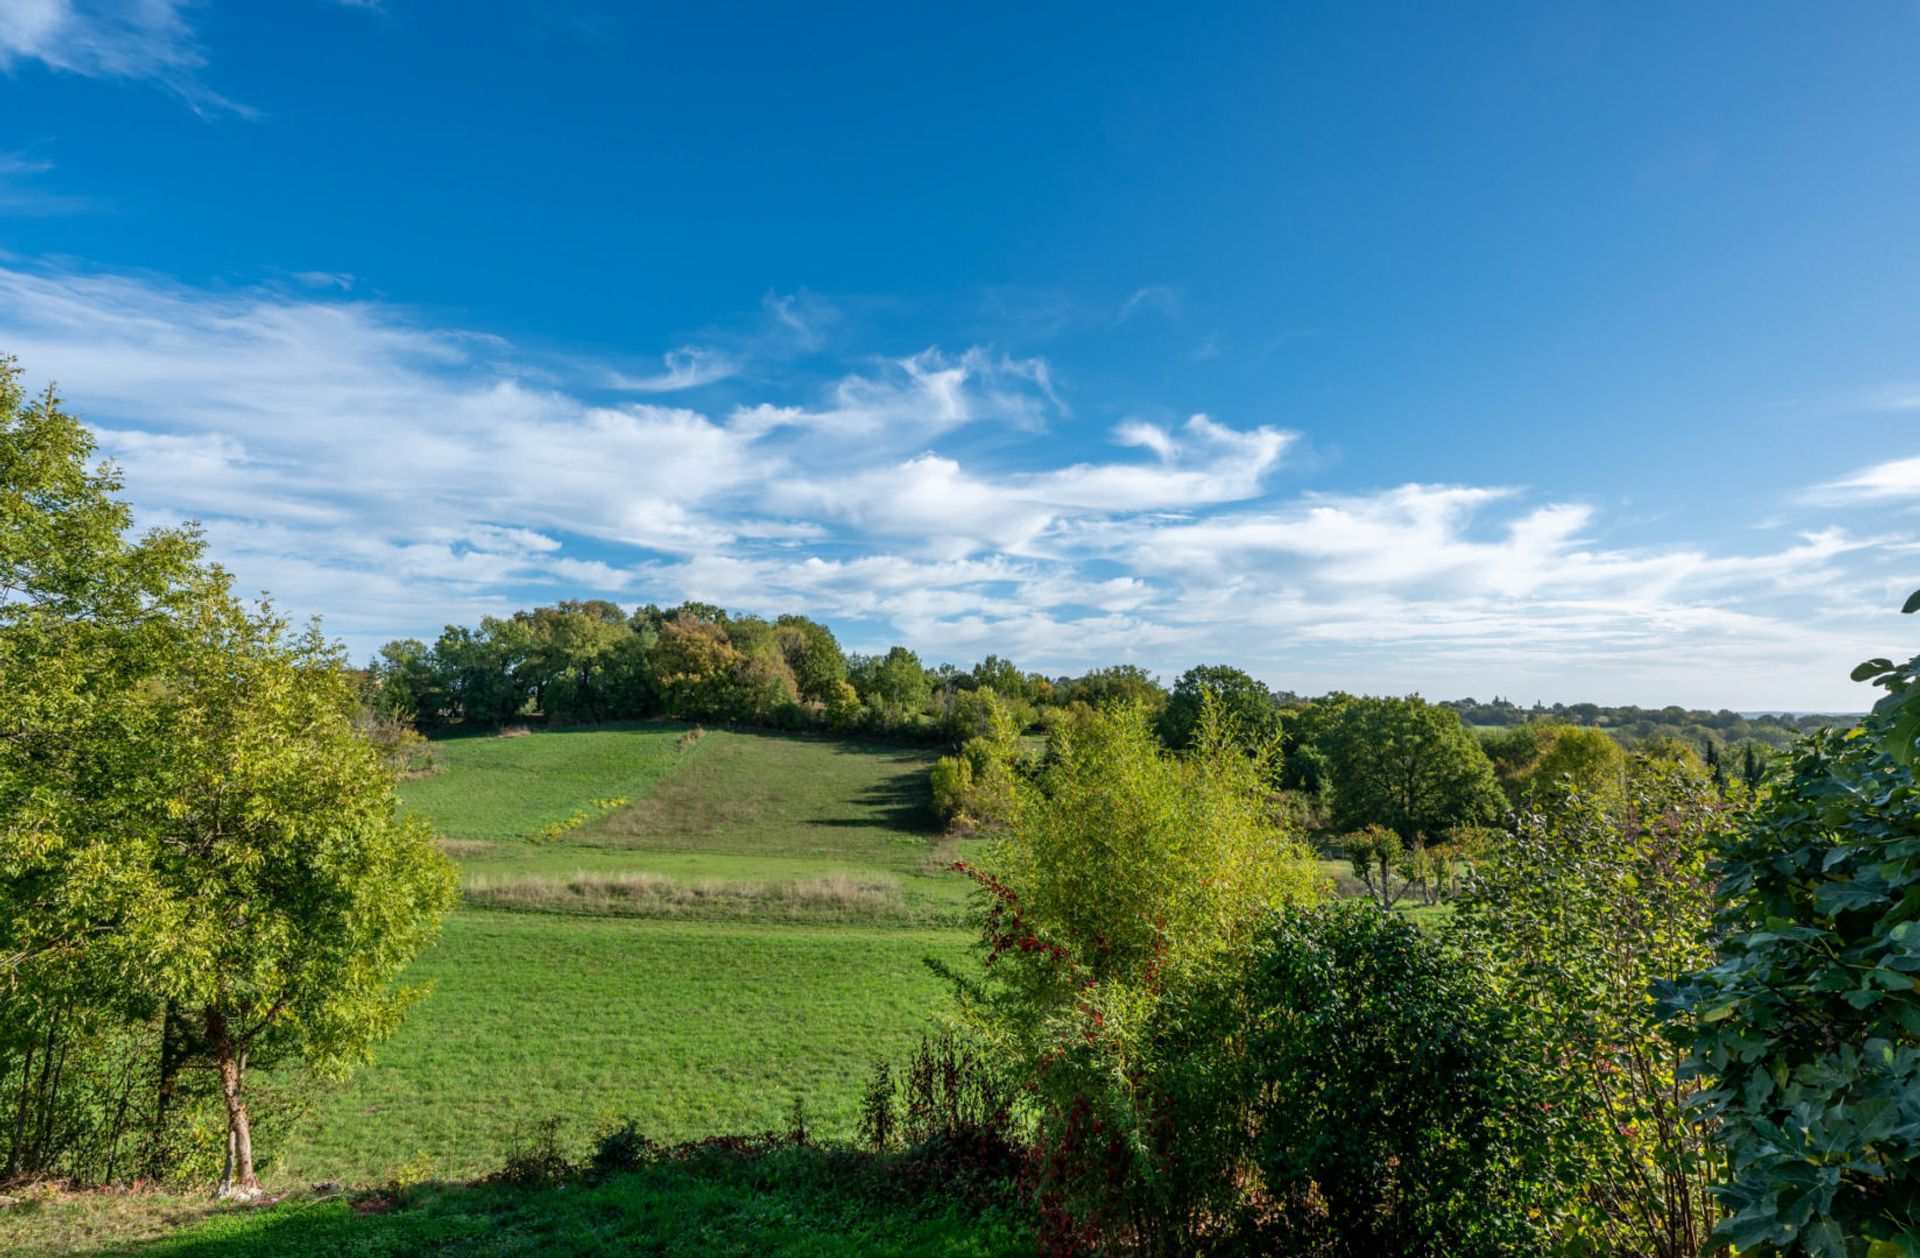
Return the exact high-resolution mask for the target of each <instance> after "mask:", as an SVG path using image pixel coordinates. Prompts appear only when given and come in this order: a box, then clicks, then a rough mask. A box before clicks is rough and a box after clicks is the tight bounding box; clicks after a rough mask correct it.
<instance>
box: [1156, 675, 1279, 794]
mask: <svg viewBox="0 0 1920 1258" xmlns="http://www.w3.org/2000/svg"><path fill="white" fill-rule="evenodd" d="M1209 700H1211V701H1212V702H1213V703H1214V704H1217V705H1218V706H1219V709H1220V712H1221V713H1222V714H1223V715H1224V716H1225V717H1226V718H1228V719H1229V720H1230V721H1231V723H1232V725H1233V729H1234V735H1235V738H1236V739H1237V740H1238V741H1239V743H1240V745H1241V746H1242V747H1244V748H1246V749H1247V750H1248V751H1249V752H1256V753H1259V754H1262V755H1266V756H1268V757H1269V762H1270V766H1271V767H1272V768H1273V769H1274V770H1276V771H1277V770H1278V768H1279V755H1278V753H1277V752H1275V751H1267V750H1265V749H1266V748H1267V745H1268V744H1269V743H1271V742H1272V741H1274V739H1276V738H1277V737H1278V736H1279V733H1280V709H1279V707H1278V706H1277V704H1276V703H1275V701H1274V696H1273V692H1272V691H1271V690H1269V689H1267V687H1266V686H1265V684H1263V683H1262V682H1260V681H1259V680H1258V679H1256V678H1254V677H1253V676H1251V675H1250V674H1248V673H1245V672H1242V671H1241V670H1240V669H1237V668H1233V667H1231V666H1229V665H1226V664H1201V665H1198V666H1196V667H1194V668H1190V669H1188V670H1187V671H1186V672H1184V673H1182V674H1180V679H1179V680H1178V681H1176V682H1175V683H1174V685H1173V694H1172V695H1171V696H1170V697H1169V698H1168V699H1167V701H1166V705H1165V707H1164V708H1163V709H1162V710H1161V712H1160V714H1159V718H1158V728H1159V731H1160V738H1161V740H1162V741H1164V742H1165V743H1166V744H1167V746H1169V747H1174V748H1186V747H1191V746H1194V745H1195V742H1196V738H1197V736H1198V734H1199V730H1200V724H1201V715H1202V712H1203V710H1204V709H1205V707H1206V705H1207V703H1208V701H1209Z"/></svg>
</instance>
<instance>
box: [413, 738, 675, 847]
mask: <svg viewBox="0 0 1920 1258" xmlns="http://www.w3.org/2000/svg"><path fill="white" fill-rule="evenodd" d="M685 732H686V726H684V725H677V724H673V723H670V722H665V721H643V722H635V723H631V724H621V725H599V726H592V727H589V728H581V729H563V730H551V731H543V732H541V733H538V734H527V735H524V736H521V737H516V738H500V737H496V736H493V735H490V734H466V735H456V736H453V737H442V738H436V739H434V741H433V758H434V762H435V764H437V765H439V766H440V771H439V772H437V773H432V774H429V775H428V776H426V777H423V778H417V779H415V780H414V781H411V782H408V783H406V784H405V785H404V786H403V787H402V788H401V791H400V794H401V796H402V798H404V799H405V800H406V804H407V808H408V809H409V810H410V811H413V812H419V813H424V814H425V815H426V816H427V817H428V818H429V819H430V820H431V821H432V822H433V824H434V828H435V829H436V830H438V831H439V833H441V834H443V835H445V836H447V837H448V838H453V839H485V840H502V839H525V838H527V837H528V836H529V835H531V834H533V833H534V832H535V831H536V830H538V829H539V828H540V827H541V826H544V825H549V824H552V823H553V822H557V821H562V820H564V819H565V818H566V817H567V816H568V814H570V813H571V812H572V811H573V810H574V809H576V808H579V807H583V806H586V805H588V804H589V801H591V800H594V799H607V798H614V797H618V796H621V795H625V796H627V797H629V798H634V799H637V798H639V797H640V796H641V795H644V794H646V792H647V791H648V790H649V789H651V788H652V787H653V785H654V784H655V783H656V782H658V781H659V780H660V779H661V778H663V777H665V776H666V775H667V774H669V773H671V772H672V771H673V770H674V769H675V768H676V767H677V766H678V765H679V764H680V763H681V762H682V761H683V760H684V759H688V758H691V757H694V756H697V755H699V754H700V752H701V751H702V749H703V747H704V745H705V743H706V740H705V739H701V740H699V741H697V742H693V743H691V744H689V745H688V746H687V748H686V749H685V750H684V751H682V750H678V745H679V743H680V740H681V735H682V734H684V733H685Z"/></svg>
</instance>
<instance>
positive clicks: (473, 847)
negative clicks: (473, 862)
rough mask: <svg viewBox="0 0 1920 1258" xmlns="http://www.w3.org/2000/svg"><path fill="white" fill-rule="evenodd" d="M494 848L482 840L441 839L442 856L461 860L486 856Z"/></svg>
mask: <svg viewBox="0 0 1920 1258" xmlns="http://www.w3.org/2000/svg"><path fill="white" fill-rule="evenodd" d="M493 846H494V845H493V844H491V843H488V842H485V841H484V840H481V839H441V840H440V854H441V855H442V856H451V857H453V858H454V859H455V860H460V859H462V858H464V857H469V856H485V855H486V854H487V853H488V852H491V851H492V850H493Z"/></svg>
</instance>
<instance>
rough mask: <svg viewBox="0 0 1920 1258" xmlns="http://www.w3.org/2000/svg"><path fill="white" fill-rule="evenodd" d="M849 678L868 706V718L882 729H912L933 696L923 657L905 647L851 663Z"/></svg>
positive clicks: (853, 660) (858, 658) (862, 657)
mask: <svg viewBox="0 0 1920 1258" xmlns="http://www.w3.org/2000/svg"><path fill="white" fill-rule="evenodd" d="M847 677H848V680H849V681H851V682H852V683H853V687H854V689H855V690H856V691H857V692H858V693H859V695H860V701H861V702H862V703H863V704H864V705H866V708H867V713H868V719H869V720H870V722H871V723H872V724H873V725H874V726H875V727H876V728H880V729H907V728H912V727H913V726H914V725H915V724H916V723H917V722H918V721H919V720H920V719H921V718H922V717H923V716H924V715H925V712H926V708H927V701H928V699H930V698H931V697H932V695H933V683H932V681H931V680H929V679H928V677H927V670H926V669H925V668H924V667H922V666H921V664H920V657H919V656H917V655H915V654H914V653H913V652H912V651H909V650H908V649H907V648H905V647H903V646H896V647H893V648H891V649H889V650H888V651H887V653H886V654H885V655H868V656H859V657H856V658H854V659H852V660H849V661H848V669H847Z"/></svg>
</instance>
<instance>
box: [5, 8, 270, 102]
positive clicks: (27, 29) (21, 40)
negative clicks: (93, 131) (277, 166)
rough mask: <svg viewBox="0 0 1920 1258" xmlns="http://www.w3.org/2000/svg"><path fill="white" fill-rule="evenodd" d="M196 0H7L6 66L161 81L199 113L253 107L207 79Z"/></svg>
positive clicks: (10, 68) (96, 77)
mask: <svg viewBox="0 0 1920 1258" xmlns="http://www.w3.org/2000/svg"><path fill="white" fill-rule="evenodd" d="M196 7H198V6H197V4H196V3H195V2H194V0H7V3H5V4H0V70H5V71H12V70H14V69H15V68H16V67H18V66H20V65H22V64H25V63H28V62H37V63H39V64H41V65H44V66H46V67H47V68H48V69H50V70H56V71H59V72H62V73H66V74H78V75H82V76H84V77H87V78H95V79H137V80H144V81H146V82H151V83H155V84H157V85H159V86H161V87H163V88H165V89H167V90H168V91H170V92H172V93H173V94H174V95H176V96H178V97H179V98H180V99H181V100H182V101H184V102H186V103H187V104H188V105H189V106H191V107H192V108H193V109H195V110H196V111H198V112H201V113H214V112H234V113H240V114H248V113H250V112H251V111H250V110H248V109H247V108H246V107H245V106H243V105H239V104H237V103H235V102H233V101H230V100H228V99H226V98H225V97H223V96H221V95H220V94H219V93H218V92H215V91H214V90H212V89H211V88H209V87H208V86H207V85H206V84H205V83H204V82H202V81H201V78H200V72H201V71H202V70H203V69H204V68H205V67H206V64H207V59H206V54H205V53H204V52H203V51H202V49H201V47H200V43H199V41H198V39H197V38H195V35H194V32H193V27H192V25H191V23H190V22H189V21H188V15H189V13H190V12H191V11H192V10H193V9H194V8H196Z"/></svg>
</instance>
